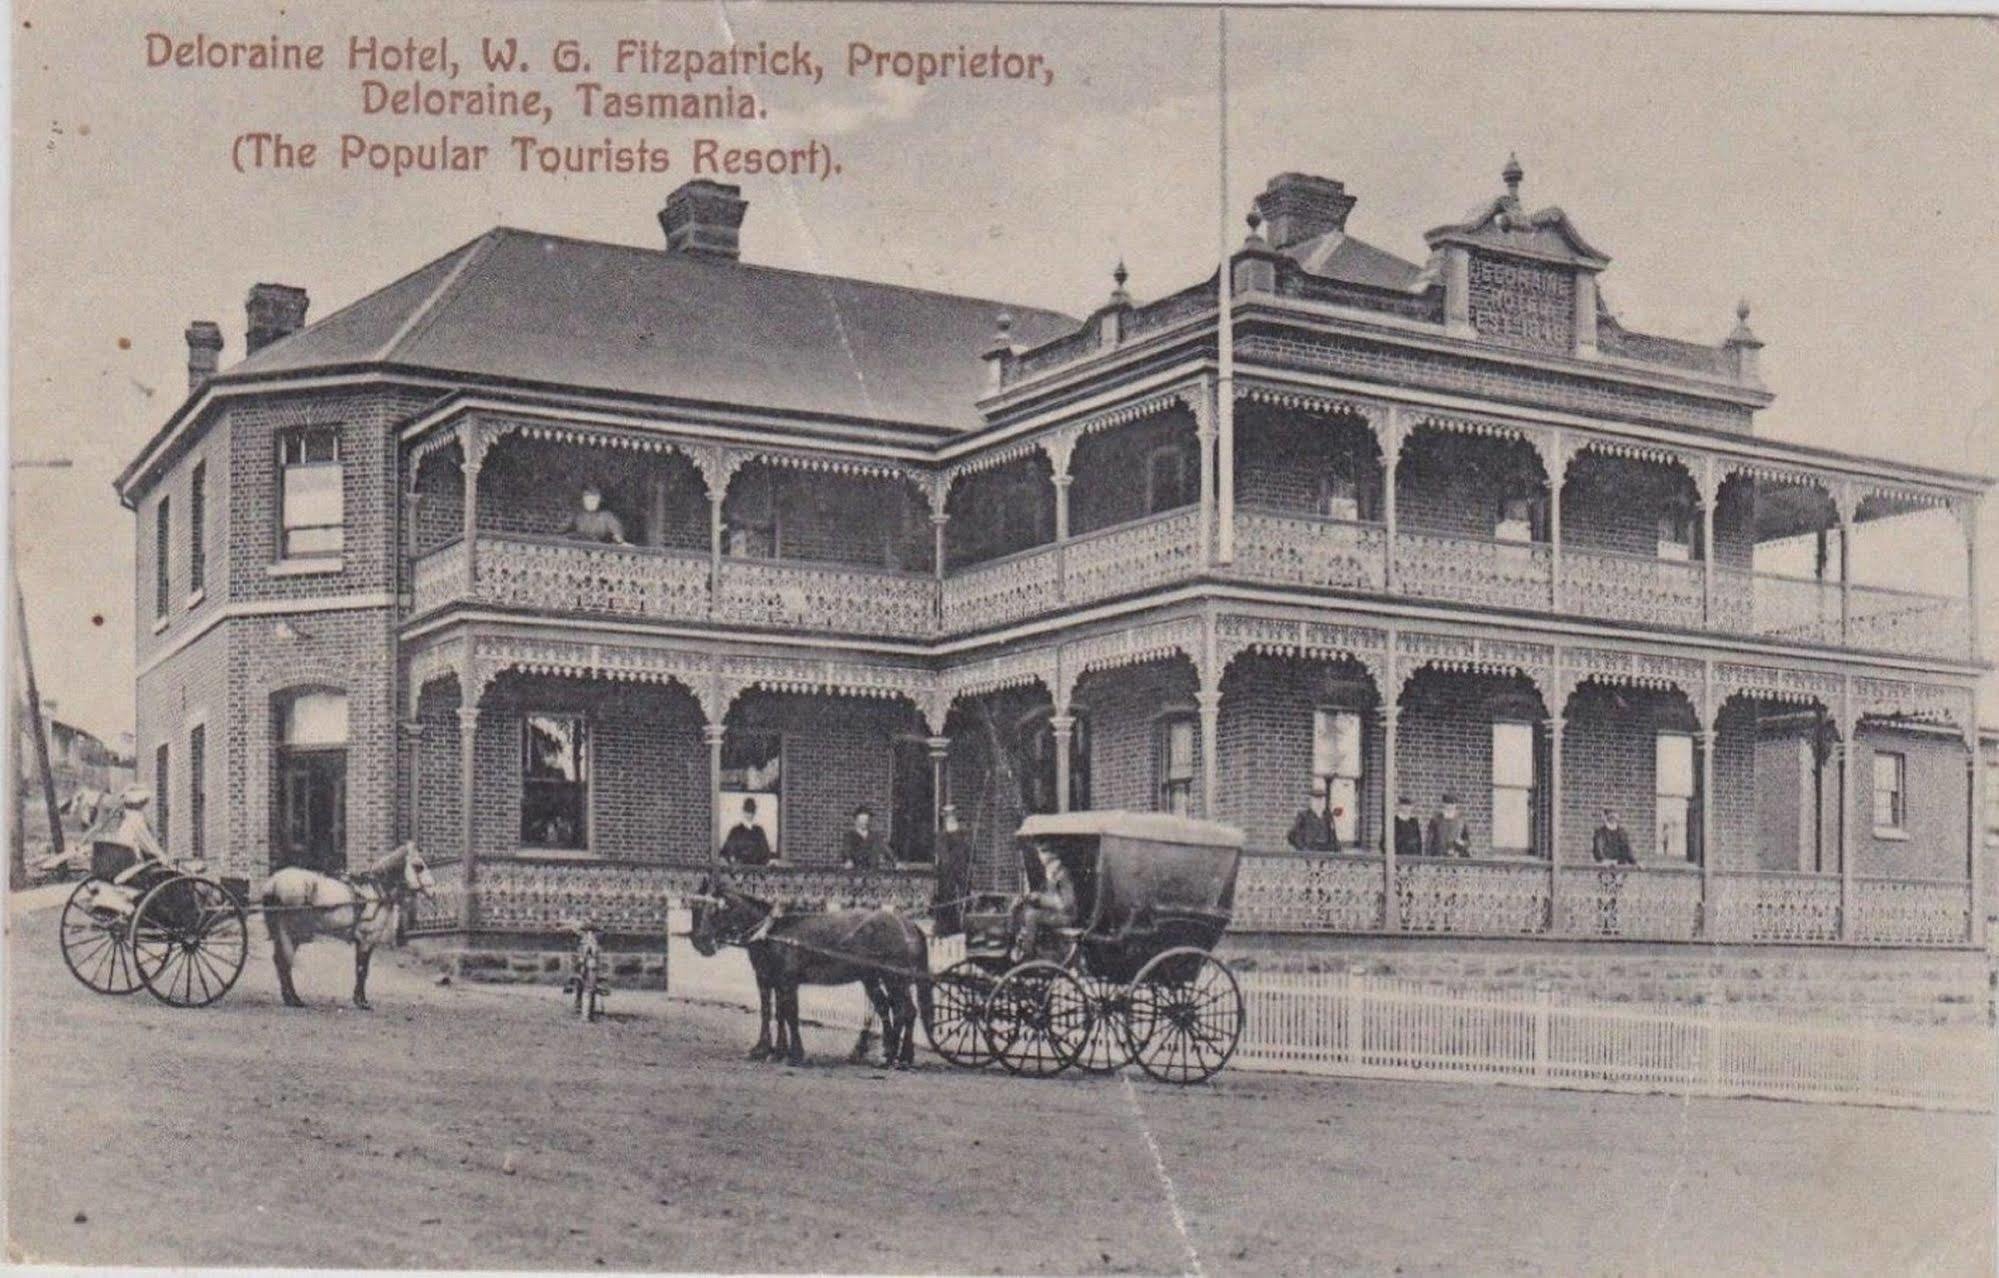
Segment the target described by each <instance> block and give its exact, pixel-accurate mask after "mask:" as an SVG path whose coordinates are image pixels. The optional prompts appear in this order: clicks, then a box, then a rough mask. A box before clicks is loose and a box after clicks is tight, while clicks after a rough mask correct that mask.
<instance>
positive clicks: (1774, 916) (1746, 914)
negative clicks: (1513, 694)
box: [1233, 853, 1971, 946]
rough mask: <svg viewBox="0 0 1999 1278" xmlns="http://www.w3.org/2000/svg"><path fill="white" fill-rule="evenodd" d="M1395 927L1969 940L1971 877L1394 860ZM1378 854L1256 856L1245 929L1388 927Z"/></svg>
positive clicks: (1682, 937)
mask: <svg viewBox="0 0 1999 1278" xmlns="http://www.w3.org/2000/svg"><path fill="white" fill-rule="evenodd" d="M1395 869H1396V872H1395V902H1396V917H1395V920H1394V922H1395V927H1394V930H1395V931H1398V932H1402V933H1416V934H1432V935H1454V936H1494V937H1497V936H1546V937H1556V938H1567V939H1600V940H1653V941H1692V940H1709V941H1726V942H1739V943H1749V944H1833V943H1840V942H1846V943H1852V944H1867V945H1907V946H1962V945H1968V944H1970V943H1971V885H1970V884H1969V883H1967V882H1965V881H1962V880H1934V879H1889V878H1877V877H1856V878H1855V879H1854V880H1853V881H1852V884H1851V886H1850V893H1849V894H1848V895H1846V896H1845V897H1844V898H1843V896H1842V888H1841V883H1840V880H1839V878H1838V877H1837V876H1834V875H1821V874H1796V873H1783V872H1778V871H1767V870H1722V871H1717V872H1716V873H1715V874H1714V875H1713V876H1712V889H1713V890H1712V894H1711V895H1710V896H1708V897H1706V898H1703V896H1702V876H1701V874H1700V872H1699V871H1698V870H1696V869H1693V868H1691V867H1664V866H1661V867H1618V866H1595V865H1564V866H1561V867H1560V868H1559V869H1558V870H1557V871H1555V872H1553V873H1551V872H1550V870H1549V866H1548V863H1547V862H1546V861H1540V860H1531V859H1527V858H1517V859H1515V858H1484V859H1477V860H1458V859H1445V858H1434V857H1405V858H1401V859H1399V860H1398V861H1397V862H1396V868H1395ZM1387 884H1388V877H1387V868H1386V866H1385V864H1384V862H1383V859H1382V858H1381V857H1379V856H1367V855H1357V854H1308V853H1270V854H1252V855H1246V856H1245V857H1244V858H1243V861H1242V869H1241V872H1240V873H1239V875H1238V876H1237V880H1236V910H1235V922H1234V924H1233V928H1234V930H1236V931H1240V932H1300V933H1304V932H1324V933H1345V932H1351V933H1370V932H1380V931H1384V930H1386V929H1387V928H1388V919H1387V916H1386V914H1385V912H1384V911H1383V909H1382V908H1381V906H1382V902H1383V900H1384V898H1385V894H1386V891H1387Z"/></svg>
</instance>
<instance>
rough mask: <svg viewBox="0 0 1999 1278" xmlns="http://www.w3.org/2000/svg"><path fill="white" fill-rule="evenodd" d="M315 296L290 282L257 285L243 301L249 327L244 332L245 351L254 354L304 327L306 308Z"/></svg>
mask: <svg viewBox="0 0 1999 1278" xmlns="http://www.w3.org/2000/svg"><path fill="white" fill-rule="evenodd" d="M311 305H312V299H311V298H309V297H307V296H306V293H305V290H304V289H302V288H297V287H294V286H293V285H290V284H257V285H253V286H252V287H251V289H250V296H249V297H248V298H247V299H246V300H245V301H244V303H243V310H244V313H245V314H246V315H247V316H248V317H249V326H248V328H247V330H246V331H245V333H244V335H243V348H244V352H245V353H246V354H250V355H255V354H256V353H257V352H258V351H260V350H262V349H264V348H265V347H266V346H269V345H270V344H271V343H272V342H275V341H277V340H278V339H279V338H281V337H288V336H290V335H291V334H293V333H296V332H298V331H299V330H300V329H301V328H304V327H305V312H306V308H307V307H309V306H311Z"/></svg>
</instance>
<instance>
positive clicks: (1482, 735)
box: [1396, 670, 1546, 856]
mask: <svg viewBox="0 0 1999 1278" xmlns="http://www.w3.org/2000/svg"><path fill="white" fill-rule="evenodd" d="M1495 717H1503V718H1508V719H1515V720H1520V721H1524V722H1530V723H1534V722H1539V721H1540V720H1541V719H1543V718H1545V717H1546V712H1545V711H1544V710H1542V709H1541V704H1540V699H1539V697H1538V696H1536V695H1535V693H1534V691H1533V686H1532V685H1531V684H1529V683H1527V681H1526V680H1524V679H1522V680H1498V679H1493V678H1490V677H1487V676H1481V675H1469V674H1459V673H1455V672H1446V671H1438V670H1422V671H1419V672H1418V673H1417V674H1416V675H1414V676H1413V677H1411V678H1410V680H1409V681H1408V683H1407V685H1406V686H1405V687H1404V689H1403V693H1402V719H1401V722H1400V725H1399V727H1398V729H1397V737H1398V741H1397V752H1396V753H1397V758H1396V765H1397V771H1396V781H1397V783H1398V784H1399V786H1400V788H1401V790H1402V792H1403V793H1404V794H1407V795H1408V796H1409V798H1410V799H1411V800H1412V801H1413V802H1414V804H1415V806H1416V812H1417V814H1418V815H1419V816H1421V817H1423V818H1424V819H1425V820H1426V821H1427V819H1428V818H1429V816H1430V815H1431V814H1432V813H1434V812H1435V811H1436V810H1437V806H1438V804H1439V803H1441V802H1442V799H1443V796H1444V795H1445V794H1446V793H1450V794H1455V795H1457V797H1458V806H1459V810H1460V811H1461V812H1463V813H1464V816H1465V821H1466V823H1467V825H1468V826H1469V827H1470V831H1471V844H1472V854H1473V855H1474V856H1481V855H1486V854H1489V853H1490V852H1491V850H1492V723H1493V720H1494V718H1495Z"/></svg>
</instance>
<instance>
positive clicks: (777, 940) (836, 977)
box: [688, 880, 931, 1069]
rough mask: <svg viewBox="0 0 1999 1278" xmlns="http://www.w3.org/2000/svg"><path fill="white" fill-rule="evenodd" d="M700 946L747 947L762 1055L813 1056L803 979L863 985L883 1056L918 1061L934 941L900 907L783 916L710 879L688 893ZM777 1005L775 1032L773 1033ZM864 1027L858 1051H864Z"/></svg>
mask: <svg viewBox="0 0 1999 1278" xmlns="http://www.w3.org/2000/svg"><path fill="white" fill-rule="evenodd" d="M688 900H689V904H690V905H691V907H692V912H693V916H694V927H693V931H692V933H691V934H690V939H691V940H692V941H693V942H694V948H695V949H696V950H698V951H700V953H701V954H703V955H704V956H710V957H712V956H713V955H714V954H715V953H716V952H717V951H718V950H719V949H721V947H722V946H724V945H740V946H742V947H743V952H744V953H746V954H748V955H749V958H750V970H751V971H752V972H754V973H756V978H757V1004H758V1010H759V1012H760V1016H761V1019H760V1021H759V1023H758V1026H757V1043H756V1046H755V1047H753V1048H751V1049H750V1059H751V1060H755V1061H760V1060H770V1059H783V1060H787V1061H789V1062H790V1063H791V1064H793V1065H802V1064H804V1063H805V1043H804V1040H803V1039H802V1038H801V1037H800V1033H799V1024H798V987H799V986H801V985H850V984H854V983H859V984H860V986H861V988H862V989H864V990H865V991H866V992H867V996H868V1002H869V1003H871V1004H872V1005H873V1006H874V1009H875V1013H876V1015H878V1016H879V1017H881V1023H882V1063H883V1064H884V1065H890V1066H893V1067H895V1068H898V1069H900V1068H903V1067H906V1066H908V1065H910V1064H912V1063H913V1062H914V1061H915V1059H916V1021H917V1017H918V1015H919V1014H920V1015H921V1016H922V1018H923V1023H924V1024H925V1025H926V1026H927V1025H928V1024H929V1023H930V1016H931V1002H930V948H929V945H928V943H927V942H926V941H925V940H924V936H923V932H922V931H921V930H920V929H919V928H918V927H917V926H916V925H915V924H914V923H911V922H910V921H909V920H907V919H905V918H903V917H902V916H901V915H899V914H897V913H896V912H895V911H893V910H838V911H834V912H831V913H827V914H780V915H778V916H777V917H775V918H772V917H771V914H772V906H771V904H770V903H769V902H768V901H763V900H759V899H758V898H756V897H754V896H750V895H749V894H747V893H744V892H738V891H735V890H733V889H730V888H726V887H723V886H721V885H719V884H717V883H715V882H713V881H712V880H711V881H710V882H708V883H704V884H703V885H702V891H701V892H700V893H699V894H697V895H695V896H692V897H690V898H688ZM773 1005H775V1009H776V1013H777V1016H776V1021H777V1031H776V1036H775V1038H773V1036H772V1032H771V1021H772V1016H771V1012H772V1009H773ZM866 1042H867V1030H866V1028H865V1027H863V1029H862V1031H861V1039H860V1042H859V1043H857V1044H856V1045H855V1052H856V1053H857V1055H858V1054H859V1053H861V1052H862V1051H863V1050H864V1045H865V1044H866Z"/></svg>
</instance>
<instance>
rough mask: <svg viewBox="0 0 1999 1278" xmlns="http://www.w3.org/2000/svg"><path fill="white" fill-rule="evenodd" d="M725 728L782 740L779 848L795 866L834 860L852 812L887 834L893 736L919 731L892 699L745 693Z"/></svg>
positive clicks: (913, 714) (890, 816)
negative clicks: (864, 810)
mask: <svg viewBox="0 0 1999 1278" xmlns="http://www.w3.org/2000/svg"><path fill="white" fill-rule="evenodd" d="M729 729H730V731H732V732H733V731H763V732H778V733H781V734H782V735H783V738H784V776H783V780H784V799H783V801H784V811H783V817H782V820H781V823H780V826H779V841H780V844H781V847H780V849H779V850H780V852H781V853H782V855H783V856H784V858H785V859H786V860H787V861H793V862H797V863H799V864H802V865H814V864H817V865H837V864H839V862H840V858H841V856H842V837H843V836H844V834H845V833H846V831H847V830H849V829H851V828H852V827H853V814H854V809H855V808H856V807H858V806H860V805H861V804H864V803H865V804H867V805H868V806H869V807H870V808H872V809H874V828H875V829H876V830H877V831H879V832H880V834H881V836H882V840H883V841H884V842H888V841H889V840H890V839H892V838H893V836H894V829H893V824H892V823H893V818H894V812H895V804H894V802H893V800H894V797H895V796H894V793H893V781H894V773H895V770H894V762H895V759H894V747H893V741H894V739H895V737H896V736H897V735H918V736H921V735H926V734H925V733H924V731H923V727H922V725H921V723H919V722H918V720H917V715H916V712H915V711H914V710H913V709H912V708H910V707H908V706H906V705H904V704H903V703H901V702H899V701H881V700H874V699H869V698H861V697H821V696H798V695H782V694H775V693H758V692H751V693H745V694H744V695H743V696H742V697H741V698H739V699H738V700H737V702H736V706H735V708H734V710H732V711H731V713H730V715H729Z"/></svg>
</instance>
